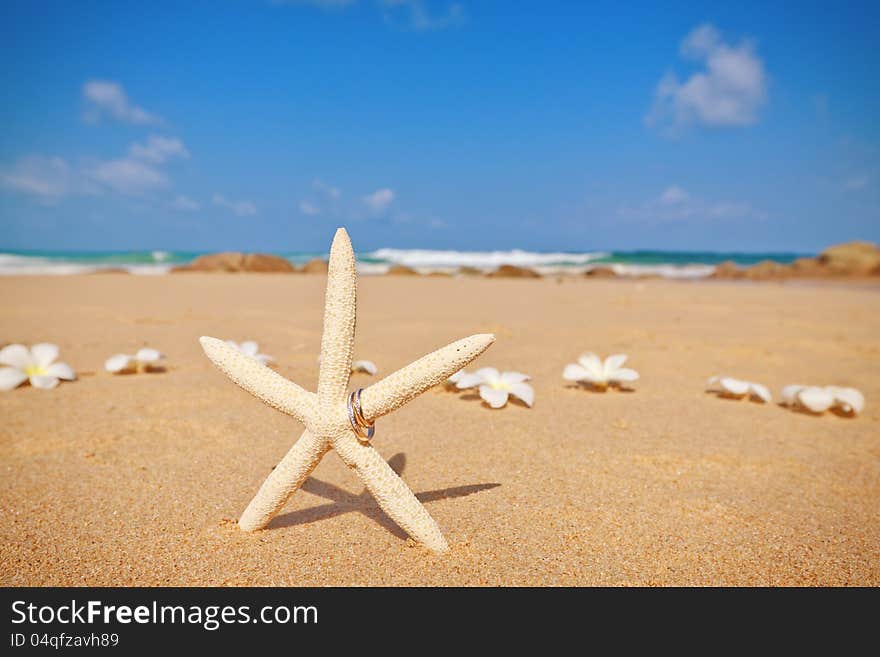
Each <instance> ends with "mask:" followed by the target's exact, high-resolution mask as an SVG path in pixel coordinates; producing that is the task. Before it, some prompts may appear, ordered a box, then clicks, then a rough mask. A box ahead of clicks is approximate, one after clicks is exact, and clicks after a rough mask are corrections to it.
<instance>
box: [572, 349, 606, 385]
mask: <svg viewBox="0 0 880 657" xmlns="http://www.w3.org/2000/svg"><path fill="white" fill-rule="evenodd" d="M578 362H579V363H580V364H581V365H582V366H583V368H584V369H586V370H587V372H589V373H590V374H591V376H592V378H590V379H588V380H589V381H604V380H605V367H604V365H602V359H601V358H599V357H598V356H597V355H596V354H594V353H592V352H587V353H585V354H583V355H581V357H580V358H578Z"/></svg>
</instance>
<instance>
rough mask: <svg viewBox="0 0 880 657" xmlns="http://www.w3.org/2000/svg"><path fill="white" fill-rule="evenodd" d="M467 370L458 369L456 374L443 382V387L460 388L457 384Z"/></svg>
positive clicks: (449, 388)
mask: <svg viewBox="0 0 880 657" xmlns="http://www.w3.org/2000/svg"><path fill="white" fill-rule="evenodd" d="M465 374H467V372H465V371H464V370H463V369H461V370H458V372H456V373H455V374H452V375H451V376H450V377H449V378H448V379H446V380H445V381H444V382H443V387H444V388H446V389H447V390H458V386H457V385H456V384H457V383H458V382H459V381H460V380H461V377H463V376H464V375H465Z"/></svg>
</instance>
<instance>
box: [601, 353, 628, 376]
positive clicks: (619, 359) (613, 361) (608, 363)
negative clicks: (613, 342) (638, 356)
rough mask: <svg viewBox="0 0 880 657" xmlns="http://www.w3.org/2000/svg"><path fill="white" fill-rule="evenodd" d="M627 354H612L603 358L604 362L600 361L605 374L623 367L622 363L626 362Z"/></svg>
mask: <svg viewBox="0 0 880 657" xmlns="http://www.w3.org/2000/svg"><path fill="white" fill-rule="evenodd" d="M626 359H627V355H626V354H613V355H611V356H609V357H608V358H606V359H605V362H604V363H602V369H603V370H604V371H605V375H606V376H608V378H609V379H610V378H611V377H610V376H609V375H610V374H611V373H612V372H614V371H615V370H619V369H620V368H621V367H623V364H624V363H625V362H626Z"/></svg>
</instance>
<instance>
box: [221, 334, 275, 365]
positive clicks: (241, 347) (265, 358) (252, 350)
mask: <svg viewBox="0 0 880 657" xmlns="http://www.w3.org/2000/svg"><path fill="white" fill-rule="evenodd" d="M226 344H228V345H229V346H230V347H232V348H233V349H235V350H237V351H240V352H241V353H243V354H244V355H245V356H248V357H250V358H253V359H254V360H255V361H257V362H258V363H262V364H263V365H268V364H269V363H274V362H275V359H274V358H272V356H269V355H268V354H261V353H260V347H259V345H258V344H257V343H256V342H254V341H253V340H245V341H244V342H241V343H239V342H235V341H234V340H227V341H226Z"/></svg>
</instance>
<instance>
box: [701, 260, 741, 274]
mask: <svg viewBox="0 0 880 657" xmlns="http://www.w3.org/2000/svg"><path fill="white" fill-rule="evenodd" d="M744 277H745V271H744V270H743V269H742V267H740V266H739V265H737V264H736V263H735V262H733V261H732V260H725V261H724V262H721V263H718V264H717V265H716V266H715V271H713V272H712V274H711V275H710V276H709V278H744Z"/></svg>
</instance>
